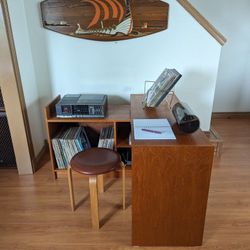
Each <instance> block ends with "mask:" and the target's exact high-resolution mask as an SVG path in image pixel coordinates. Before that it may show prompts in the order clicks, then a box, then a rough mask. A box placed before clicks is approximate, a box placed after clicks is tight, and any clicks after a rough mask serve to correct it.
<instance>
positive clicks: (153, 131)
mask: <svg viewBox="0 0 250 250" xmlns="http://www.w3.org/2000/svg"><path fill="white" fill-rule="evenodd" d="M141 130H142V131H146V132H149V133H155V134H162V132H161V131H158V130H152V129H146V128H142V129H141Z"/></svg>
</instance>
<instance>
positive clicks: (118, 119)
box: [45, 96, 130, 179]
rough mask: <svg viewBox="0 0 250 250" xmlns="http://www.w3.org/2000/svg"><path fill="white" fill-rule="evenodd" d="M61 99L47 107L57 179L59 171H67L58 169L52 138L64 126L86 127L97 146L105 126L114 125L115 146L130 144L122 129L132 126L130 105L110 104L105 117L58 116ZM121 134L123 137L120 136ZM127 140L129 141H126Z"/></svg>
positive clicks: (46, 112) (47, 119) (50, 143)
mask: <svg viewBox="0 0 250 250" xmlns="http://www.w3.org/2000/svg"><path fill="white" fill-rule="evenodd" d="M60 99H61V97H60V96H57V97H56V98H55V99H54V100H53V101H52V102H51V103H49V104H48V105H47V106H46V107H45V122H46V128H47V136H48V145H49V152H50V158H51V165H52V173H53V176H54V178H55V179H57V173H58V172H65V170H64V169H58V167H57V163H56V159H55V155H54V151H53V148H52V139H53V138H54V137H55V136H56V134H57V133H58V132H59V131H60V129H62V128H63V127H67V126H76V125H81V126H85V127H86V132H87V134H88V136H89V140H90V142H91V144H92V145H93V146H97V143H98V137H99V134H100V131H101V129H102V128H103V127H107V126H113V128H114V140H115V142H114V147H115V150H116V149H117V148H121V147H122V148H124V147H125V148H126V147H130V146H129V145H128V138H127V139H126V138H125V137H124V136H123V133H122V131H121V130H122V129H123V128H126V134H128V128H130V105H109V106H108V111H107V115H106V117H105V118H103V119H102V118H92V119H91V118H57V117H56V112H55V104H56V103H57V102H58V101H59V100H60ZM119 136H121V138H120V137H119ZM126 142H127V143H126Z"/></svg>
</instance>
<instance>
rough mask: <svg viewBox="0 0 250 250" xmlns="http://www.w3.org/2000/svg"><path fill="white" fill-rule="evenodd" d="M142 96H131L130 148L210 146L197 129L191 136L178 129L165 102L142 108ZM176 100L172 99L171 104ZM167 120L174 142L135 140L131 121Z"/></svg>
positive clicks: (205, 137)
mask: <svg viewBox="0 0 250 250" xmlns="http://www.w3.org/2000/svg"><path fill="white" fill-rule="evenodd" d="M142 100H143V95H131V123H132V125H131V130H132V137H131V138H132V146H184V145H188V146H192V145H193V146H211V147H212V145H211V144H210V142H209V140H208V138H207V136H206V135H205V134H204V132H202V131H201V130H200V129H198V130H197V131H196V132H194V133H192V134H187V133H184V132H182V131H180V129H179V128H178V125H177V124H176V121H175V118H174V116H173V114H172V112H171V110H170V108H169V105H168V103H167V102H165V103H162V104H161V105H160V106H159V107H157V108H143V107H142ZM176 101H177V98H175V97H174V98H173V104H174V103H175V102H176ZM158 118H167V119H168V121H169V123H170V124H171V126H172V129H173V131H174V134H175V136H176V140H135V139H134V133H133V119H158Z"/></svg>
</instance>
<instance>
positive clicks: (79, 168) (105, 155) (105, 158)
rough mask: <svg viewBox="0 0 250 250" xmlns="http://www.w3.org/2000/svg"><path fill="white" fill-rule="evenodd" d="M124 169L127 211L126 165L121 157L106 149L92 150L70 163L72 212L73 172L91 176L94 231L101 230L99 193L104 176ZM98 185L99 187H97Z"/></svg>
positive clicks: (123, 185)
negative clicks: (118, 169)
mask: <svg viewBox="0 0 250 250" xmlns="http://www.w3.org/2000/svg"><path fill="white" fill-rule="evenodd" d="M120 166H121V167H122V202H123V209H125V165H124V164H123V163H122V162H121V158H120V155H119V154H118V153H117V152H115V151H113V150H111V149H106V148H90V149H87V150H85V151H83V152H80V153H78V154H76V155H75V156H74V157H73V158H72V159H71V161H70V166H69V168H68V181H69V191H70V201H71V208H72V211H74V210H75V198H74V190H73V180H72V170H74V171H76V172H78V173H80V174H84V175H88V176H89V190H90V204H91V219H92V226H93V228H94V229H99V227H100V226H99V210H98V192H97V186H98V190H99V192H100V191H101V192H103V179H102V178H103V176H102V175H103V174H106V173H109V172H111V171H114V170H116V169H117V168H119V167H120ZM97 183H98V185H97Z"/></svg>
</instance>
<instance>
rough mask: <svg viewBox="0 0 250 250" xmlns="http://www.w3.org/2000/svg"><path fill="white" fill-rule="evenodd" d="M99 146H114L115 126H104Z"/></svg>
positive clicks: (111, 147)
mask: <svg viewBox="0 0 250 250" xmlns="http://www.w3.org/2000/svg"><path fill="white" fill-rule="evenodd" d="M98 148H110V149H113V148H114V128H113V127H106V128H102V130H101V133H100V137H99V142H98Z"/></svg>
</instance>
